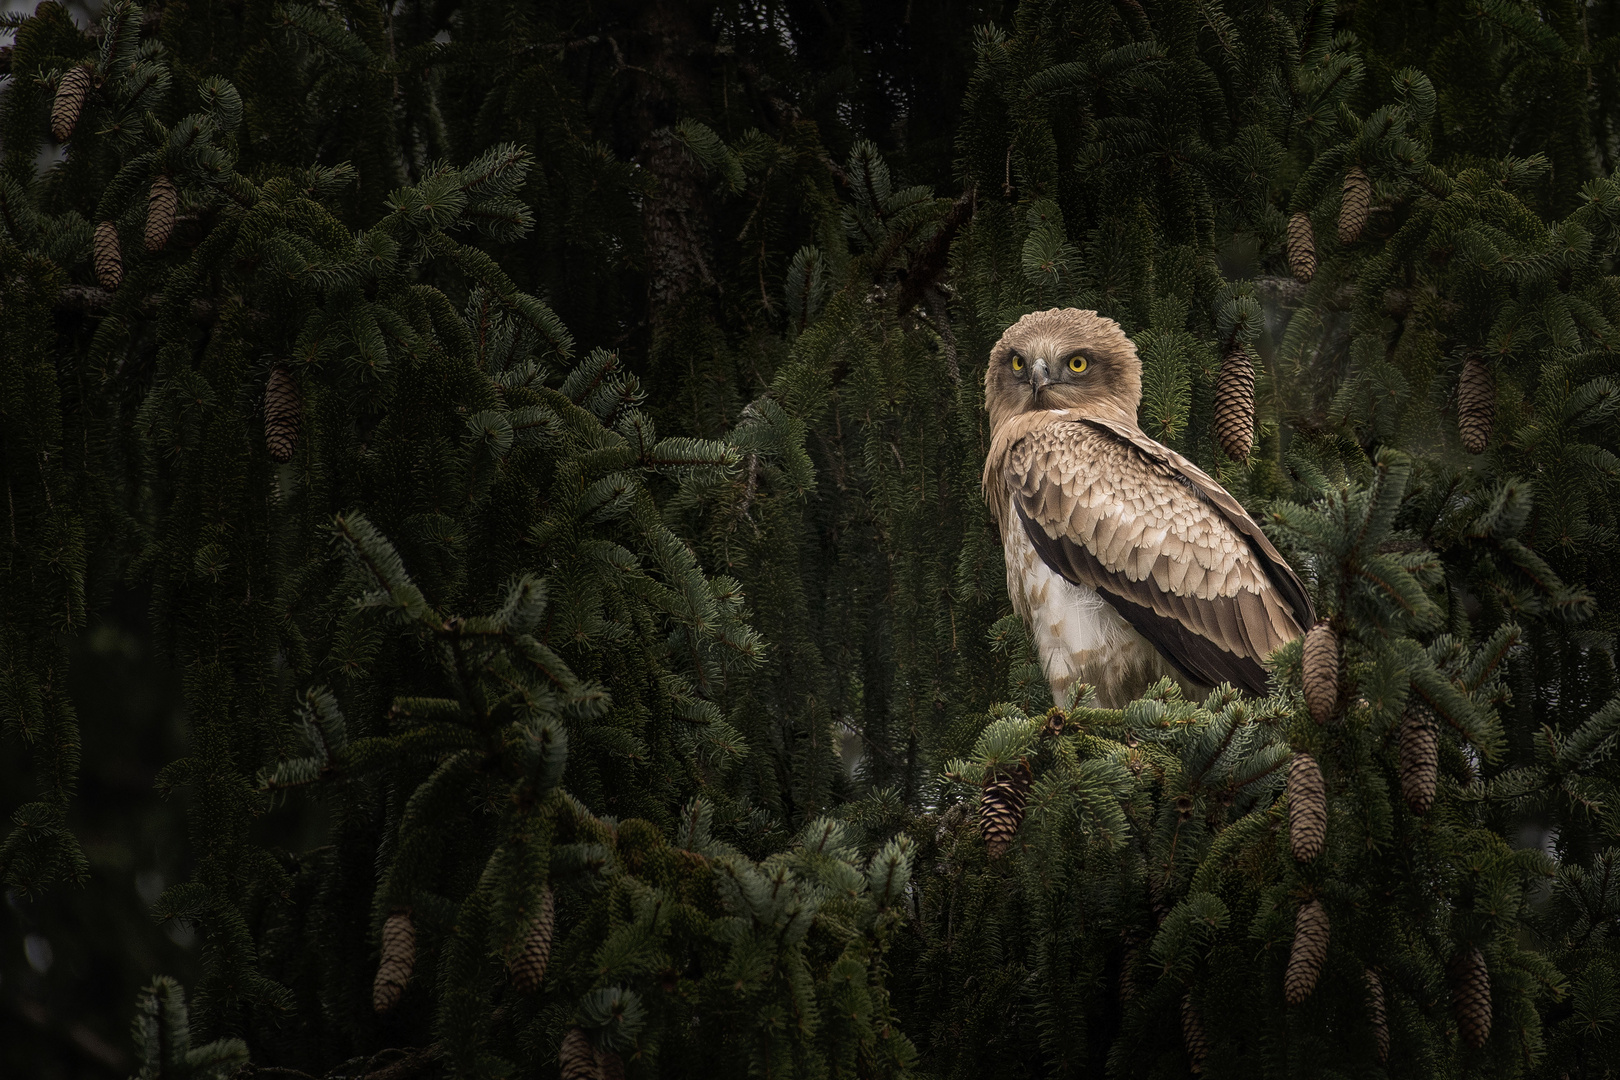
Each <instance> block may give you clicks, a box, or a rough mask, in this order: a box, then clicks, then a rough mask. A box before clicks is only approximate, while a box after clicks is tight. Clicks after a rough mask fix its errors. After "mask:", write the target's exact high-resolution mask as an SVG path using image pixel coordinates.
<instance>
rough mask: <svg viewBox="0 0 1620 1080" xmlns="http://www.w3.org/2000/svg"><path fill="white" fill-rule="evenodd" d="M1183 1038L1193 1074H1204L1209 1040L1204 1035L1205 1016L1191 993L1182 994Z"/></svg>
mask: <svg viewBox="0 0 1620 1080" xmlns="http://www.w3.org/2000/svg"><path fill="white" fill-rule="evenodd" d="M1181 1040H1182V1042H1183V1043H1185V1044H1186V1046H1187V1063H1188V1065H1190V1066H1191V1067H1192V1073H1193V1075H1194V1076H1200V1075H1202V1074H1203V1072H1204V1059H1205V1058H1206V1057H1208V1056H1209V1040H1208V1039H1207V1038H1205V1036H1204V1018H1203V1017H1202V1016H1200V1015H1199V1013H1198V1006H1196V1005H1194V1004H1193V999H1192V995H1191V994H1183V995H1182V996H1181Z"/></svg>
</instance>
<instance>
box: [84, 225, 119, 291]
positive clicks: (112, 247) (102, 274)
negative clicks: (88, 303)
mask: <svg viewBox="0 0 1620 1080" xmlns="http://www.w3.org/2000/svg"><path fill="white" fill-rule="evenodd" d="M90 265H91V267H92V268H94V270H95V272H96V280H97V281H99V282H100V283H101V287H102V288H103V289H116V288H118V286H120V285H122V284H123V283H124V258H123V254H122V253H121V252H120V251H119V250H118V226H117V225H114V224H113V223H112V222H110V221H103V222H102V223H101V224H99V225H97V226H96V235H95V239H93V240H92V241H91V242H90Z"/></svg>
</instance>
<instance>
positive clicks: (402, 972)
mask: <svg viewBox="0 0 1620 1080" xmlns="http://www.w3.org/2000/svg"><path fill="white" fill-rule="evenodd" d="M415 967H416V927H415V926H413V925H412V924H411V913H410V912H408V911H396V912H394V913H393V914H392V915H390V916H388V921H387V922H385V923H383V932H382V962H381V963H379V964H378V965H377V979H376V981H375V982H373V983H372V984H371V1006H372V1008H374V1009H376V1010H377V1011H378V1012H379V1013H385V1012H388V1011H389V1010H391V1009H392V1008H393V1007H394V1006H395V1005H398V1004H399V999H400V996H401V995H402V994H404V993H405V984H406V983H408V982H410V981H411V970H412V969H413V968H415Z"/></svg>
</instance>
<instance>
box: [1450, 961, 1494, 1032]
mask: <svg viewBox="0 0 1620 1080" xmlns="http://www.w3.org/2000/svg"><path fill="white" fill-rule="evenodd" d="M1451 1011H1452V1013H1453V1014H1454V1015H1455V1016H1456V1017H1457V1028H1458V1029H1459V1030H1460V1031H1461V1032H1462V1037H1463V1041H1464V1042H1466V1043H1467V1044H1468V1045H1469V1046H1472V1047H1473V1048H1475V1049H1476V1050H1477V1049H1479V1048H1480V1047H1481V1046H1484V1045H1485V1040H1486V1039H1488V1038H1490V1037H1491V973H1490V972H1489V971H1488V970H1486V967H1485V954H1484V953H1482V952H1480V951H1479V946H1477V945H1470V946H1469V947H1468V948H1466V949H1464V950H1463V951H1462V952H1460V953H1458V954H1457V957H1456V959H1455V960H1453V961H1452V962H1451Z"/></svg>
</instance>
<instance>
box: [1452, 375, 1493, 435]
mask: <svg viewBox="0 0 1620 1080" xmlns="http://www.w3.org/2000/svg"><path fill="white" fill-rule="evenodd" d="M1495 418H1496V378H1495V376H1493V375H1492V374H1491V369H1490V368H1488V367H1486V366H1485V361H1483V360H1481V359H1480V358H1479V357H1477V356H1470V357H1469V358H1468V359H1467V360H1466V361H1464V363H1463V369H1462V377H1461V378H1460V379H1459V380H1458V381H1457V428H1458V430H1459V431H1461V432H1462V444H1463V449H1464V450H1467V451H1468V452H1469V453H1470V454H1483V453H1484V452H1485V446H1486V444H1487V443H1489V442H1490V441H1491V422H1492V421H1493V420H1494V419H1495Z"/></svg>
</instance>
